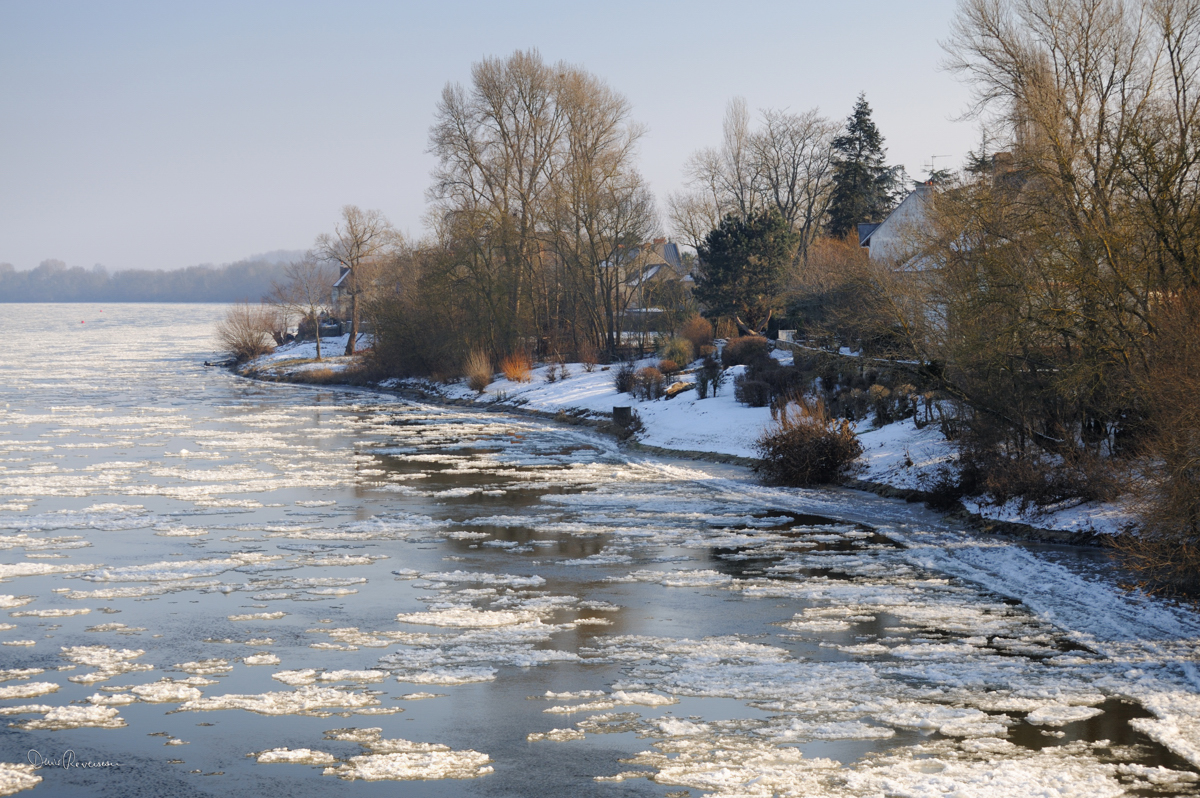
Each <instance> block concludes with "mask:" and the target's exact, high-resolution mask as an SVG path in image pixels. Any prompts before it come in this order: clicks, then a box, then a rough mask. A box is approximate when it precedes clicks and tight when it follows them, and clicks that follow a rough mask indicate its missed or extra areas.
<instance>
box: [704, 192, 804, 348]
mask: <svg viewBox="0 0 1200 798" xmlns="http://www.w3.org/2000/svg"><path fill="white" fill-rule="evenodd" d="M798 243H799V236H797V235H796V233H794V232H792V229H791V227H790V226H789V225H788V223H787V222H785V221H784V220H783V217H781V216H780V215H779V214H778V213H777V212H774V211H771V212H764V213H760V214H757V215H755V216H751V217H750V218H748V219H742V218H740V217H739V216H736V215H734V214H729V215H728V216H726V217H725V218H724V219H722V220H721V224H720V225H719V226H718V227H717V228H716V229H714V230H712V231H710V232H709V234H708V235H707V236H705V237H704V243H703V244H702V245H701V246H700V247H699V249H698V250H697V254H698V256H699V260H700V273H699V274H698V275H697V277H696V288H695V296H696V299H698V300H699V301H700V302H701V303H702V304H703V305H704V306H705V308H706V313H705V315H707V316H709V317H711V318H717V317H721V316H728V317H731V318H734V319H736V320H737V321H738V322H739V323H740V324H741V325H742V326H744V327H746V328H749V329H752V330H759V331H761V330H763V329H765V328H766V326H767V322H768V321H770V318H771V314H772V313H773V312H774V311H776V310H778V309H779V307H780V294H781V287H782V286H781V283H782V279H783V273H784V270H785V269H786V268H787V266H788V265H789V264H791V262H792V259H793V258H794V257H795V256H796V246H797V244H798Z"/></svg>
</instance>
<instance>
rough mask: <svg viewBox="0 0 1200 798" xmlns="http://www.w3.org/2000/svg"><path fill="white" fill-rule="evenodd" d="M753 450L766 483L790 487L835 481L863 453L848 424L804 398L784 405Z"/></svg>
mask: <svg viewBox="0 0 1200 798" xmlns="http://www.w3.org/2000/svg"><path fill="white" fill-rule="evenodd" d="M755 448H756V449H757V450H758V454H759V457H761V458H762V462H761V463H760V464H759V466H758V471H759V473H760V474H762V475H763V477H764V478H765V479H766V481H768V482H772V483H775V484H778V485H793V486H798V485H816V484H822V483H827V482H835V481H837V480H838V479H839V478H841V477H842V475H844V474H845V473H846V470H847V469H848V468H849V467H850V464H851V463H853V462H854V461H855V460H856V459H857V458H858V456H859V455H860V454H862V444H860V443H859V442H858V438H857V437H856V436H855V434H854V430H852V429H851V428H850V422H848V421H846V420H844V419H841V420H839V419H834V418H830V416H829V414H828V413H827V412H826V410H825V403H824V402H823V401H821V400H820V399H815V400H814V399H809V398H807V397H803V396H795V397H792V399H791V400H790V401H788V402H787V403H786V404H785V405H784V406H783V408H782V409H781V410H780V411H779V413H778V414H777V416H776V418H775V423H774V424H773V426H772V427H771V428H769V429H768V430H767V431H766V432H764V433H763V435H762V437H760V438H759V439H758V442H757V443H756V445H755Z"/></svg>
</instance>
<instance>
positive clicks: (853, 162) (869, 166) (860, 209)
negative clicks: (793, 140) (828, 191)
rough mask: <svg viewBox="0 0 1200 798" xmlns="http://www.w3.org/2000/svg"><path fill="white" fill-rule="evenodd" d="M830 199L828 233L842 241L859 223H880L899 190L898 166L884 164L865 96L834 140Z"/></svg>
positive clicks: (877, 130)
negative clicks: (842, 131) (841, 132)
mask: <svg viewBox="0 0 1200 798" xmlns="http://www.w3.org/2000/svg"><path fill="white" fill-rule="evenodd" d="M833 150H834V153H835V155H834V160H833V196H832V197H831V199H830V202H829V221H828V224H827V228H828V231H829V234H830V235H831V236H834V237H836V238H842V237H843V236H845V235H846V234H847V233H850V232H853V231H854V230H856V229H857V225H858V223H859V222H881V221H883V219H884V217H885V216H887V213H888V211H890V210H891V209H892V207H893V206H894V205H895V201H896V199H897V198H896V196H895V195H896V192H897V190H898V189H899V188H900V187H901V186H900V184H901V182H902V180H901V177H900V171H901V168H900V167H891V166H887V165H886V164H885V163H884V160H883V158H884V154H885V153H886V152H887V150H885V149H884V147H883V136H881V135H880V134H879V128H877V127H875V123H874V122H873V121H872V120H871V106H869V105H867V97H866V95H865V94H860V95H858V102H856V103H855V104H854V111H853V112H852V113H851V114H850V117H849V118H848V119H847V120H846V130H845V132H844V133H843V134H842V135H840V136H838V137H837V138H835V139H834V140H833Z"/></svg>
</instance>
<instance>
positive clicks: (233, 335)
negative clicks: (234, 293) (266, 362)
mask: <svg viewBox="0 0 1200 798" xmlns="http://www.w3.org/2000/svg"><path fill="white" fill-rule="evenodd" d="M274 329H275V314H274V312H273V311H272V310H271V309H270V308H267V307H264V306H262V305H259V306H255V305H251V304H250V303H249V302H238V303H237V304H236V305H234V306H233V307H231V308H229V309H228V310H226V311H225V318H223V319H221V320H220V321H219V322H217V341H218V342H219V343H220V345H221V348H223V349H225V350H226V351H227V352H229V354H231V355H233V357H234V359H235V360H237V362H238V363H243V362H245V361H247V360H250V359H252V358H256V357H258V356H259V355H265V354H267V353H268V352H273V351H275V346H274V345H273V344H272V341H273V339H274V337H273V335H272V333H273V331H274Z"/></svg>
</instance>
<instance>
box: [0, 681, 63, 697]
mask: <svg viewBox="0 0 1200 798" xmlns="http://www.w3.org/2000/svg"><path fill="white" fill-rule="evenodd" d="M58 688H59V685H58V684H56V683H55V682H26V683H24V684H13V685H9V686H8V687H0V700H10V699H13V698H37V697H38V696H40V695H48V694H50V693H54V692H57V691H58Z"/></svg>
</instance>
